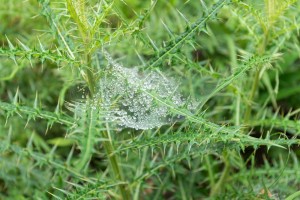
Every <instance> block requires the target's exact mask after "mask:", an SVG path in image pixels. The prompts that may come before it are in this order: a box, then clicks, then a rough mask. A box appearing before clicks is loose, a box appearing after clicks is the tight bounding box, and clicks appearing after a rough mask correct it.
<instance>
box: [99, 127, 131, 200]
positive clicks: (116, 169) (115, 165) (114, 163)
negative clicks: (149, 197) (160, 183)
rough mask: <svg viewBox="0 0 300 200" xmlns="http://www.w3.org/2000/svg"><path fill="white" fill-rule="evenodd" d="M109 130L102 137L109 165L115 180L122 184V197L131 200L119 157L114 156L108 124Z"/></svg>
mask: <svg viewBox="0 0 300 200" xmlns="http://www.w3.org/2000/svg"><path fill="white" fill-rule="evenodd" d="M106 127H107V130H106V131H103V132H102V137H103V139H104V141H103V147H104V149H105V152H106V155H107V157H108V160H109V164H110V166H111V168H112V171H113V176H114V178H115V179H116V180H117V181H119V182H121V184H119V190H120V192H121V196H122V200H129V199H131V198H130V197H131V194H130V191H129V189H128V185H127V184H126V185H125V184H124V182H125V179H124V176H123V173H122V170H121V167H120V166H119V161H118V160H119V159H118V158H117V155H116V154H114V153H113V152H114V147H113V144H112V139H111V136H110V130H109V127H108V124H106Z"/></svg>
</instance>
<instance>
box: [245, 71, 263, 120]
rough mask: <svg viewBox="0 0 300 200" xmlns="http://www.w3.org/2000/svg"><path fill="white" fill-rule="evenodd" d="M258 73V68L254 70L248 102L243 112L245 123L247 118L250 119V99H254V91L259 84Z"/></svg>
mask: <svg viewBox="0 0 300 200" xmlns="http://www.w3.org/2000/svg"><path fill="white" fill-rule="evenodd" d="M259 74H260V70H257V71H256V72H255V77H254V81H253V84H252V88H251V92H250V96H249V104H248V105H247V108H246V112H245V118H244V119H245V121H244V122H245V123H248V122H249V119H250V115H251V111H252V101H253V99H254V96H255V93H256V91H257V88H258V84H259Z"/></svg>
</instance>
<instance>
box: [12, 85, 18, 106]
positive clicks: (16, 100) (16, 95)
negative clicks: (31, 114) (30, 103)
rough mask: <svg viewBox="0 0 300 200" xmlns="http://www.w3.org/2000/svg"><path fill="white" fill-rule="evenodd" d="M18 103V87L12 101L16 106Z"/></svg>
mask: <svg viewBox="0 0 300 200" xmlns="http://www.w3.org/2000/svg"><path fill="white" fill-rule="evenodd" d="M18 103H19V87H18V88H17V91H16V94H15V97H14V100H13V104H14V105H18Z"/></svg>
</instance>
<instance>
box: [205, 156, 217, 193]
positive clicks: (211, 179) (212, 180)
mask: <svg viewBox="0 0 300 200" xmlns="http://www.w3.org/2000/svg"><path fill="white" fill-rule="evenodd" d="M204 159H205V164H206V168H207V172H208V177H209V185H210V188H214V186H215V178H214V172H213V169H212V166H211V164H210V162H211V159H210V155H206V156H205V158H204Z"/></svg>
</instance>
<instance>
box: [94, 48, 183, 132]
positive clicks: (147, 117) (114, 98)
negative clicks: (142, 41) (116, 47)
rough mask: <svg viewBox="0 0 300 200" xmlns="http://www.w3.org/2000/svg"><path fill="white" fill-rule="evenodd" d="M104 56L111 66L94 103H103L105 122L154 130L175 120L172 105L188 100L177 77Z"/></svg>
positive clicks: (104, 76) (101, 81)
mask: <svg viewBox="0 0 300 200" xmlns="http://www.w3.org/2000/svg"><path fill="white" fill-rule="evenodd" d="M103 55H104V57H105V59H106V60H107V61H108V65H107V67H106V68H105V69H104V73H103V74H104V75H103V76H102V77H101V79H100V81H99V83H98V86H97V91H98V92H97V93H96V94H95V96H94V99H93V101H92V102H93V103H92V104H93V105H92V106H94V107H96V106H99V105H100V107H101V109H103V111H104V112H105V113H106V114H105V121H110V122H116V123H117V124H118V125H119V126H121V127H130V128H135V129H142V130H146V129H152V128H155V127H159V126H162V125H164V124H168V123H170V122H172V121H173V119H174V114H172V112H171V108H170V107H173V108H174V107H175V108H178V107H183V106H185V104H186V101H185V100H184V99H183V97H182V95H181V94H180V92H179V91H178V84H176V82H175V80H174V79H172V78H168V77H166V76H165V75H163V74H162V73H161V72H158V71H152V72H148V73H146V72H140V71H139V70H138V69H137V68H126V67H123V66H122V65H120V64H118V63H116V62H115V61H114V60H113V59H112V57H111V56H110V55H109V54H108V53H107V52H104V53H103ZM161 102H167V103H168V105H171V106H167V105H166V104H162V103H161ZM176 117H178V118H181V117H180V116H175V118H176Z"/></svg>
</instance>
